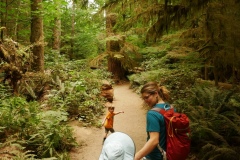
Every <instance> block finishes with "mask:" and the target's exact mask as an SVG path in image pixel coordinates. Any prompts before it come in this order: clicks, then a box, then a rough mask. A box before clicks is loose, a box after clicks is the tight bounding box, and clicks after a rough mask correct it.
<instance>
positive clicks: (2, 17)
mask: <svg viewBox="0 0 240 160" xmlns="http://www.w3.org/2000/svg"><path fill="white" fill-rule="evenodd" d="M4 4H5V5H4ZM0 5H1V6H0V9H1V8H5V9H4V10H5V12H4V10H0V21H1V23H0V28H1V29H0V40H1V41H4V31H5V33H6V32H7V31H6V30H7V28H6V14H7V8H6V7H7V0H5V1H4V0H1V1H0Z"/></svg>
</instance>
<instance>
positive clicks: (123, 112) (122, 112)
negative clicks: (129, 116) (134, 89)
mask: <svg viewBox="0 0 240 160" xmlns="http://www.w3.org/2000/svg"><path fill="white" fill-rule="evenodd" d="M119 113H124V111H120V112H116V113H115V115H117V114H119Z"/></svg>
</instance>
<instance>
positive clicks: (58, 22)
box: [52, 18, 61, 52]
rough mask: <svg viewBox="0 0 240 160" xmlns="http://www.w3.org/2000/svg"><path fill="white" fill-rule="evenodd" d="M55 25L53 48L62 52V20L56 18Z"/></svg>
mask: <svg viewBox="0 0 240 160" xmlns="http://www.w3.org/2000/svg"><path fill="white" fill-rule="evenodd" d="M54 22H55V25H54V28H53V46H52V48H53V49H54V50H56V51H58V52H60V45H61V20H60V19H59V18H55V20H54Z"/></svg>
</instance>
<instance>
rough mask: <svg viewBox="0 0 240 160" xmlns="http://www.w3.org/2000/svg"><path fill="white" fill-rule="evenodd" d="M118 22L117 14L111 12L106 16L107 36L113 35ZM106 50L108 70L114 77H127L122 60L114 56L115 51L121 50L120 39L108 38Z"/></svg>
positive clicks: (120, 78)
mask: <svg viewBox="0 0 240 160" xmlns="http://www.w3.org/2000/svg"><path fill="white" fill-rule="evenodd" d="M115 24H116V14H109V15H107V17H106V32H107V36H112V35H114V34H115V33H114V32H113V29H112V28H113V27H114V25H115ZM106 47H107V48H106V50H107V52H108V53H109V58H108V71H109V72H111V73H112V75H113V79H115V80H123V79H125V78H126V77H125V73H126V70H125V69H124V68H123V67H122V64H121V61H120V60H119V59H118V58H115V57H114V52H116V53H119V52H120V50H121V47H120V41H116V40H108V41H107V42H106Z"/></svg>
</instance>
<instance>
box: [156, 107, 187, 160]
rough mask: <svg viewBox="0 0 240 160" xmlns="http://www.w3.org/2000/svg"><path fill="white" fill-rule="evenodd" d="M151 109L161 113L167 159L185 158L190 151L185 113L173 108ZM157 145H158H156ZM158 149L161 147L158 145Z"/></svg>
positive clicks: (179, 159) (184, 159) (180, 159)
mask: <svg viewBox="0 0 240 160" xmlns="http://www.w3.org/2000/svg"><path fill="white" fill-rule="evenodd" d="M152 110H154V111H157V112H159V113H160V114H162V115H163V117H164V120H165V125H166V138H167V140H166V157H167V160H186V158H187V157H188V154H189V152H190V142H191V141H190V138H189V134H190V127H189V119H188V117H187V115H186V114H183V113H178V112H174V108H172V107H171V108H170V109H168V110H164V109H161V108H153V109H152ZM158 147H160V146H159V145H158ZM159 149H160V151H161V152H162V151H163V149H162V148H161V147H160V148H159Z"/></svg>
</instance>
